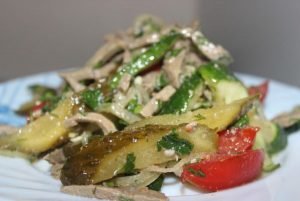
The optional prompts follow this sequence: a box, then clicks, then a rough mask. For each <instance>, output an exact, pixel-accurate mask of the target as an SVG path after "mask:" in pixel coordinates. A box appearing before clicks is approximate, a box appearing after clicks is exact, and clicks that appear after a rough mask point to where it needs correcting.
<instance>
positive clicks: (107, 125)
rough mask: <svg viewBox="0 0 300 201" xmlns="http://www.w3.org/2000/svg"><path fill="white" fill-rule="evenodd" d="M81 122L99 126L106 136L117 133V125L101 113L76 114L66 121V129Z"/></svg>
mask: <svg viewBox="0 0 300 201" xmlns="http://www.w3.org/2000/svg"><path fill="white" fill-rule="evenodd" d="M79 122H90V123H95V124H96V125H98V126H99V127H100V128H101V129H102V131H103V133H104V135H107V134H108V133H112V132H115V131H117V129H116V127H115V125H114V124H113V123H112V122H111V121H110V120H109V119H108V118H106V117H105V116H103V115H102V114H99V113H94V112H90V113H87V114H86V115H82V114H76V115H74V116H73V117H71V118H69V119H67V120H65V125H66V127H73V126H76V125H77V124H78V123H79Z"/></svg>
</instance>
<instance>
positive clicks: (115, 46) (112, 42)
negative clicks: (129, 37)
mask: <svg viewBox="0 0 300 201" xmlns="http://www.w3.org/2000/svg"><path fill="white" fill-rule="evenodd" d="M126 46H127V45H126V43H125V42H124V41H123V40H121V39H120V38H118V37H111V38H110V39H109V41H108V43H106V44H105V45H103V46H102V47H101V48H100V49H99V50H98V51H97V52H96V53H95V55H94V56H93V57H92V58H90V59H89V61H88V62H87V63H86V65H85V68H94V67H95V66H97V64H98V63H99V62H100V61H102V62H105V61H107V60H109V59H110V58H111V57H112V56H114V55H115V54H116V53H118V52H119V51H121V50H122V49H124V47H126Z"/></svg>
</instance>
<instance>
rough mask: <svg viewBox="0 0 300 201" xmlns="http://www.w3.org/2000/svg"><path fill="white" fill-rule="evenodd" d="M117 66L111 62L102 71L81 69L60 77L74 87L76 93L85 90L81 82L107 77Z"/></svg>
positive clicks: (61, 74) (62, 74) (64, 73)
mask: <svg viewBox="0 0 300 201" xmlns="http://www.w3.org/2000/svg"><path fill="white" fill-rule="evenodd" d="M116 67H117V65H116V64H115V63H114V62H110V63H108V64H106V65H104V66H103V67H101V68H100V69H90V68H81V69H79V70H75V71H71V72H63V73H60V76H61V77H62V78H64V79H65V80H66V81H67V82H68V83H69V84H70V86H71V87H72V89H73V90H74V91H75V92H78V91H81V90H83V89H84V86H83V85H82V84H80V83H79V81H81V80H85V79H100V78H105V77H107V76H108V75H109V74H110V73H111V72H112V71H113V70H114V69H115V68H116Z"/></svg>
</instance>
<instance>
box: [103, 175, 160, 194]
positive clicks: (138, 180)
mask: <svg viewBox="0 0 300 201" xmlns="http://www.w3.org/2000/svg"><path fill="white" fill-rule="evenodd" d="M160 178H161V176H160V173H157V172H149V171H141V172H140V173H138V174H136V175H131V176H120V177H115V178H113V179H110V180H108V181H106V182H104V184H105V185H106V186H109V187H146V186H148V185H149V186H150V185H152V184H153V188H155V187H156V188H158V187H159V181H160ZM149 186H148V187H149ZM152 190H154V189H152Z"/></svg>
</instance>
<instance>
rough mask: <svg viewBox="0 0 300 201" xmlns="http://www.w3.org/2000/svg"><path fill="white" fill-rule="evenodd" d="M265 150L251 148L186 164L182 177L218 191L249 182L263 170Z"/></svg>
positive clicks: (195, 184) (184, 179) (199, 186)
mask: <svg viewBox="0 0 300 201" xmlns="http://www.w3.org/2000/svg"><path fill="white" fill-rule="evenodd" d="M263 160H264V152H263V151H261V150H249V151H246V152H243V153H241V154H234V155H227V154H225V155H217V156H215V158H214V157H212V159H208V160H203V161H200V162H198V163H192V164H189V165H186V166H185V167H184V169H183V172H182V175H181V179H182V180H183V181H186V182H188V183H190V184H192V185H194V186H196V187H197V188H199V189H202V190H207V191H217V190H222V189H226V188H231V187H235V186H239V185H242V184H244V183H248V182H250V181H252V180H254V179H255V178H257V177H258V176H259V175H260V174H261V171H262V165H263Z"/></svg>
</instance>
